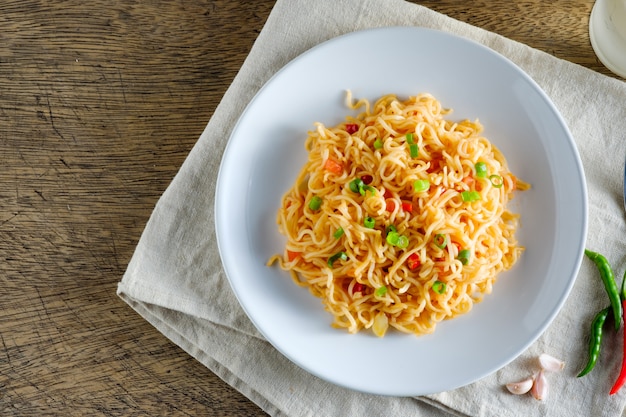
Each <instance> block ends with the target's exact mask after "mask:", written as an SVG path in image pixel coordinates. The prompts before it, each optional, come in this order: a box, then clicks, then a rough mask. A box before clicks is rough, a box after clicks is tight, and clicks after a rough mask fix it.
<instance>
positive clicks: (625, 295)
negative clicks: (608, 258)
mask: <svg viewBox="0 0 626 417" xmlns="http://www.w3.org/2000/svg"><path fill="white" fill-rule="evenodd" d="M624 283H626V272H624V278H623V279H622V288H621V290H620V294H619V296H620V298H621V300H622V316H623V318H624V324H625V326H624V329H622V335H623V338H624V340H623V342H624V344H623V345H622V370H621V371H620V373H619V376H618V377H617V380H616V381H615V384H613V388H611V391H610V392H609V394H610V395H613V394H615V393H616V392H617V391H619V390H620V388H622V386H623V385H624V383H626V287H625V286H624Z"/></svg>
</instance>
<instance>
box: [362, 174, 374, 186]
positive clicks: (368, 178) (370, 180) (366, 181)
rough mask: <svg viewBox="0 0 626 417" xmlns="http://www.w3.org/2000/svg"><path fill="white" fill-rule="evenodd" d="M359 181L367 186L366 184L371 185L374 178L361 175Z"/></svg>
mask: <svg viewBox="0 0 626 417" xmlns="http://www.w3.org/2000/svg"><path fill="white" fill-rule="evenodd" d="M361 181H363V183H364V184H366V185H367V184H371V183H372V181H374V177H372V176H371V175H367V174H366V175H363V176H362V177H361Z"/></svg>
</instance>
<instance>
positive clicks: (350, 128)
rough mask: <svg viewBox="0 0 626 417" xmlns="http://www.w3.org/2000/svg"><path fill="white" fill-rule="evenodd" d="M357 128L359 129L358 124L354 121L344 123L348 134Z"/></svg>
mask: <svg viewBox="0 0 626 417" xmlns="http://www.w3.org/2000/svg"><path fill="white" fill-rule="evenodd" d="M357 130H359V125H357V124H356V123H348V124H346V132H348V133H349V134H353V133H354V132H356V131H357Z"/></svg>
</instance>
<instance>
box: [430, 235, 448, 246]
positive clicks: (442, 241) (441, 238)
mask: <svg viewBox="0 0 626 417" xmlns="http://www.w3.org/2000/svg"><path fill="white" fill-rule="evenodd" d="M433 242H434V243H435V246H437V247H438V248H439V249H443V248H445V247H446V245H447V244H448V238H447V237H446V235H442V234H441V233H437V234H436V235H435V237H434V238H433Z"/></svg>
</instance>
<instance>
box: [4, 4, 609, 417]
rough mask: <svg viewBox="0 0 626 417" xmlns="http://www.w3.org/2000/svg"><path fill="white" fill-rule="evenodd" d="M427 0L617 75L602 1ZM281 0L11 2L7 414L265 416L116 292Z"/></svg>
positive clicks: (7, 18) (7, 47)
mask: <svg viewBox="0 0 626 417" xmlns="http://www.w3.org/2000/svg"><path fill="white" fill-rule="evenodd" d="M417 3H420V4H423V5H425V6H428V7H430V8H432V9H434V10H437V11H439V12H442V13H445V14H447V15H449V16H451V17H453V18H456V19H459V20H462V21H465V22H468V23H470V24H473V25H475V26H479V27H483V28H485V29H488V30H490V31H494V32H497V33H500V34H502V35H504V36H506V37H509V38H511V39H514V40H517V41H519V42H523V43H526V44H528V45H530V46H532V47H535V48H538V49H541V50H544V51H546V52H548V53H550V54H553V55H555V56H557V57H559V58H563V59H566V60H569V61H572V62H575V63H578V64H581V65H584V66H586V67H589V68H591V69H593V70H595V71H598V72H601V73H604V74H607V75H610V76H612V75H611V73H610V72H609V71H608V70H606V69H605V68H604V67H603V66H602V65H601V64H600V63H599V61H598V60H597V58H596V57H595V55H594V53H593V50H592V49H591V46H590V44H589V36H588V32H587V31H588V17H589V13H590V11H591V7H592V5H593V1H591V0H589V1H582V0H580V1H573V0H556V1H552V2H546V1H541V0H526V1H516V2H511V1H509V0H500V1H495V0H494V1H487V0H480V1H473V2H466V1H460V0H454V1H453V0H441V1H437V0H431V1H421V2H417ZM273 4H274V1H244V0H240V1H231V0H222V1H209V0H194V1H186V0H173V1H158V0H156V1H149V2H145V1H135V0H107V1H103V0H92V1H89V2H84V1H79V0H58V1H45V0H19V1H16V0H5V1H3V2H0V158H1V161H2V163H1V164H0V208H1V210H0V254H1V256H2V259H1V261H0V295H1V296H0V311H1V314H0V343H1V344H0V415H3V416H35V415H64V416H84V415H90V416H98V415H102V416H118V415H119V416H157V415H168V416H169V415H187V416H196V415H198V416H200V415H201V416H261V415H265V414H264V412H263V411H262V410H260V409H259V408H258V407H257V406H256V405H255V404H253V403H252V402H250V401H249V400H248V399H246V398H245V397H244V396H243V395H241V394H240V393H239V392H237V391H236V390H234V389H233V388H231V387H230V386H228V385H227V384H226V383H225V382H223V381H221V380H220V379H219V378H218V377H216V376H215V375H214V374H212V373H211V372H210V371H209V370H207V369H206V368H205V367H203V366H202V365H201V364H200V363H198V362H196V361H195V360H194V359H192V358H191V357H190V356H189V355H187V354H186V353H185V352H184V351H182V350H181V349H180V348H178V347H177V346H176V345H174V344H172V343H171V342H170V341H169V340H167V339H166V338H165V337H164V336H163V335H161V334H160V333H159V332H158V331H156V330H155V329H154V328H153V327H152V326H150V325H149V324H148V323H147V322H146V321H144V320H143V319H141V318H140V317H139V316H138V315H137V314H136V313H135V312H134V311H133V310H132V309H130V308H129V307H128V306H127V305H126V304H124V303H123V302H122V301H121V300H120V299H118V297H117V296H116V294H115V291H116V285H117V283H118V282H119V280H120V279H121V277H122V275H123V273H124V271H125V268H126V265H127V264H128V261H129V260H130V257H131V255H132V254H133V251H134V248H135V245H136V244H137V242H138V240H139V237H140V235H141V232H142V230H143V228H144V226H145V224H146V221H147V220H148V218H149V216H150V213H151V211H152V209H153V207H154V205H155V204H156V202H157V199H158V198H159V196H160V195H161V193H162V192H163V191H164V190H165V188H166V187H167V185H168V184H169V182H170V181H171V179H172V178H173V176H174V175H175V174H176V172H177V170H178V169H179V167H180V166H181V164H182V163H183V161H184V159H185V157H186V156H187V154H188V152H189V151H190V149H191V147H192V146H193V145H194V143H195V142H196V140H197V139H198V136H199V135H200V133H201V132H202V131H203V129H204V127H205V125H206V123H207V121H208V120H209V119H210V117H211V115H212V114H213V112H214V110H215V108H216V106H217V105H218V103H219V102H220V100H221V98H222V96H223V94H224V92H225V91H226V89H227V88H228V86H229V85H230V83H231V82H232V80H233V78H234V77H235V75H236V73H237V71H238V69H239V68H240V66H241V65H242V63H243V61H244V59H245V57H246V55H247V54H248V52H249V50H250V48H251V47H252V44H253V42H254V41H255V39H256V37H257V35H258V33H259V32H260V30H261V29H262V27H263V24H264V23H265V21H266V19H267V16H268V15H269V12H270V10H271V8H272V7H273Z"/></svg>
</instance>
